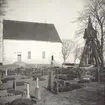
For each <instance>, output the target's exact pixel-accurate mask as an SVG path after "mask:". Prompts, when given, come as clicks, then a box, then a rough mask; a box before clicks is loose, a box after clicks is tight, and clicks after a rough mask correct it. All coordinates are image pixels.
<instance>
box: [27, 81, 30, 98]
mask: <svg viewBox="0 0 105 105" xmlns="http://www.w3.org/2000/svg"><path fill="white" fill-rule="evenodd" d="M29 91H30V90H29V83H27V98H30V92H29Z"/></svg>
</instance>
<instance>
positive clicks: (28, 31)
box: [3, 20, 61, 42]
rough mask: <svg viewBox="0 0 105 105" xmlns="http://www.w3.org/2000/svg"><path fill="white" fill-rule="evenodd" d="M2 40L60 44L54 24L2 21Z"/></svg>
mask: <svg viewBox="0 0 105 105" xmlns="http://www.w3.org/2000/svg"><path fill="white" fill-rule="evenodd" d="M3 39H12V40H36V41H49V42H61V39H60V37H59V35H58V33H57V31H56V28H55V26H54V24H47V23H34V22H24V21H13V20H4V21H3Z"/></svg>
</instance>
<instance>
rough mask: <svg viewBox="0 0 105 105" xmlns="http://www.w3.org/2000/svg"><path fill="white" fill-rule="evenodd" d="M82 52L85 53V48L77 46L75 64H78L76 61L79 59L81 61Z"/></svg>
mask: <svg viewBox="0 0 105 105" xmlns="http://www.w3.org/2000/svg"><path fill="white" fill-rule="evenodd" d="M82 52H83V47H79V46H77V47H76V48H75V49H74V63H75V62H76V59H77V58H78V59H79V60H80V59H81V56H82Z"/></svg>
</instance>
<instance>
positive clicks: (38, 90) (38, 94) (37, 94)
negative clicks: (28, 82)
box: [35, 78, 41, 100]
mask: <svg viewBox="0 0 105 105" xmlns="http://www.w3.org/2000/svg"><path fill="white" fill-rule="evenodd" d="M35 97H36V98H37V99H38V100H40V99H41V96H40V87H39V78H37V79H36V88H35Z"/></svg>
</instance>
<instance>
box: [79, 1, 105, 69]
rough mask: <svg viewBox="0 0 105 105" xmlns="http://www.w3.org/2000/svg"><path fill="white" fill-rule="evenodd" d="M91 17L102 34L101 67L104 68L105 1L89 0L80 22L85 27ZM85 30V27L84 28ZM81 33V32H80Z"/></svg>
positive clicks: (81, 14)
mask: <svg viewBox="0 0 105 105" xmlns="http://www.w3.org/2000/svg"><path fill="white" fill-rule="evenodd" d="M89 16H91V18H92V20H93V22H95V23H97V24H95V25H98V26H99V30H98V31H99V32H100V37H101V38H100V42H101V43H100V44H101V62H102V64H101V67H102V68H103V66H104V65H103V44H104V26H105V0H89V3H88V4H87V5H86V6H85V9H84V11H83V12H82V13H80V16H79V17H78V21H79V22H82V23H83V24H84V25H85V26H86V25H87V24H86V23H87V19H88V17H89ZM82 28H83V27H82ZM79 33H80V32H79Z"/></svg>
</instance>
